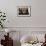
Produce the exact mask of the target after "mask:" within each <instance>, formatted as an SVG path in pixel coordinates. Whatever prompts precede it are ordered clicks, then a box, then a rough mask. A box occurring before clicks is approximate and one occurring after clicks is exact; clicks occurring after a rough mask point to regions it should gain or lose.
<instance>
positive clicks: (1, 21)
mask: <svg viewBox="0 0 46 46" xmlns="http://www.w3.org/2000/svg"><path fill="white" fill-rule="evenodd" d="M5 20H6V15H5V13H4V12H2V11H0V27H1V28H4V22H5Z"/></svg>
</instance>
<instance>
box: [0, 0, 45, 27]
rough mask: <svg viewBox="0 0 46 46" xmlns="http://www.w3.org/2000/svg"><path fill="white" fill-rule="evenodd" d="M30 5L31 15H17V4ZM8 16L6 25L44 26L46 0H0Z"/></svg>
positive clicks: (0, 5) (0, 4) (0, 6)
mask: <svg viewBox="0 0 46 46" xmlns="http://www.w3.org/2000/svg"><path fill="white" fill-rule="evenodd" d="M21 5H25V6H31V17H18V16H17V6H21ZM0 9H2V10H3V11H5V12H6V15H7V17H8V21H9V22H8V23H7V27H46V0H0Z"/></svg>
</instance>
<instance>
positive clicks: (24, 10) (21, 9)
mask: <svg viewBox="0 0 46 46" xmlns="http://www.w3.org/2000/svg"><path fill="white" fill-rule="evenodd" d="M17 15H18V16H21V17H27V16H28V17H29V16H31V7H30V6H18V9H17Z"/></svg>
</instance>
